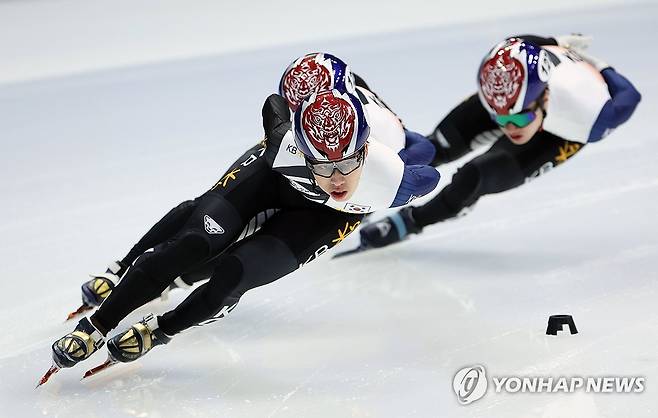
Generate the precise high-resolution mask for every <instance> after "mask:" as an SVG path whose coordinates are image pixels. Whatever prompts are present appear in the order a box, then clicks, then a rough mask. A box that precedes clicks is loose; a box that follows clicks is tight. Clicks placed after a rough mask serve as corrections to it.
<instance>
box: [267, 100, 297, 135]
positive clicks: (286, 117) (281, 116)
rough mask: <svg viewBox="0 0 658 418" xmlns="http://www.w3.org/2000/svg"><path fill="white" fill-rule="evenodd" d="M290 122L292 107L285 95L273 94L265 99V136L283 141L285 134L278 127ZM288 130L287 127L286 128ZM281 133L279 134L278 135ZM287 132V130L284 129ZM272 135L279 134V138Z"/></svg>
mask: <svg viewBox="0 0 658 418" xmlns="http://www.w3.org/2000/svg"><path fill="white" fill-rule="evenodd" d="M289 123H290V108H289V107H288V102H287V101H286V99H284V98H283V97H281V96H279V95H278V94H272V95H270V97H268V98H267V100H265V104H263V129H264V130H265V136H267V137H268V139H270V140H276V139H278V141H279V142H280V141H281V138H280V137H282V136H283V135H281V132H277V131H279V129H278V128H280V127H281V125H284V124H286V125H287V124H289ZM286 131H287V129H286ZM277 133H279V135H276V134H277ZM283 134H285V131H283ZM271 136H277V137H278V138H270V137H271Z"/></svg>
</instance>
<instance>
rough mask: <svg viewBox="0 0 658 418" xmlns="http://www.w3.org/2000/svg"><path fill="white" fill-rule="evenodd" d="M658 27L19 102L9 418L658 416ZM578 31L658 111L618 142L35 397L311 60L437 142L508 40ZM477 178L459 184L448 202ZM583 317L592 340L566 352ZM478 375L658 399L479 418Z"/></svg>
mask: <svg viewBox="0 0 658 418" xmlns="http://www.w3.org/2000/svg"><path fill="white" fill-rule="evenodd" d="M656 22H658V4H656V3H655V2H652V3H645V4H639V5H635V6H633V7H625V6H623V7H615V8H601V9H592V10H584V11H579V12H572V13H569V14H565V15H557V14H554V15H549V16H542V17H541V18H539V17H536V16H535V17H532V16H531V17H528V18H527V19H518V20H515V21H514V22H512V23H511V24H510V22H507V23H506V22H503V21H498V20H497V21H490V22H484V23H479V24H460V25H452V26H444V27H440V28H436V29H428V30H422V31H414V32H404V33H398V34H391V35H383V36H371V37H365V38H359V39H344V40H340V41H332V42H323V43H314V44H298V45H291V46H287V47H279V48H274V49H265V50H259V51H253V52H249V53H246V52H245V53H240V54H232V55H225V56H221V57H216V58H204V59H197V60H189V61H177V62H171V63H164V64H159V65H151V66H145V67H139V68H127V69H123V70H112V71H105V72H99V73H92V74H88V75H79V76H72V77H66V78H60V79H50V80H45V81H35V82H26V83H20V84H10V85H3V86H0V130H1V132H0V143H1V144H2V152H0V195H2V196H3V199H2V205H0V237H1V238H0V273H1V277H2V279H1V280H0V323H1V325H2V333H0V376H2V377H1V379H0V405H1V407H0V417H8V418H9V417H37V416H48V417H104V418H107V417H110V418H113V417H149V418H160V417H177V418H182V417H211V416H212V417H245V418H246V417H249V418H252V417H277V418H280V417H281V418H282V417H295V418H296V417H314V418H320V417H332V418H337V417H423V418H425V417H505V418H513V417H519V418H520V417H578V418H589V417H615V418H616V417H647V418H648V417H655V416H658V389H656V388H657V387H658V354H657V353H658V351H657V350H658V348H657V347H658V307H657V306H658V305H657V299H658V219H657V215H656V214H657V213H658V175H656V166H657V163H656V162H657V161H658V135H657V134H656V132H655V131H654V125H653V123H654V122H655V121H656V108H657V106H658V100H657V99H656V95H657V94H658V81H657V80H658V79H657V78H656V73H657V72H658V58H657V57H656V54H655V49H656V44H657V41H658V29H657V25H656ZM574 31H578V32H582V33H587V34H592V35H593V36H594V37H595V39H594V42H593V44H592V47H591V52H592V54H593V55H597V56H600V57H601V58H604V59H606V60H607V61H608V62H610V63H611V64H612V65H613V66H614V67H615V68H616V69H617V70H618V71H619V72H620V73H621V74H624V75H625V76H627V77H628V78H629V79H630V80H631V81H633V82H634V84H635V85H636V86H637V87H638V89H639V90H640V91H641V93H642V94H643V101H642V103H641V104H640V106H639V108H638V110H637V112H636V113H635V115H634V117H633V118H632V119H631V120H630V122H629V123H627V124H626V125H624V126H622V127H621V128H620V129H618V131H616V132H615V133H613V134H612V135H611V136H610V137H608V138H606V139H605V140H603V141H602V142H600V143H597V144H592V145H588V146H587V147H586V148H585V149H584V151H583V152H581V153H580V154H579V155H577V156H576V157H574V158H573V160H570V161H569V162H568V163H566V164H565V165H564V166H561V167H559V169H557V170H555V171H553V172H551V173H549V174H547V175H546V176H544V177H541V178H539V179H537V180H535V181H534V182H532V183H530V184H529V185H525V186H523V187H521V188H519V189H516V190H514V191H511V192H507V193H504V194H500V195H496V196H490V197H486V198H483V199H481V201H480V202H479V203H478V204H477V206H476V207H475V210H474V211H473V212H472V213H471V214H470V215H468V216H467V217H465V218H462V219H459V220H457V221H452V222H447V223H444V224H439V225H434V226H432V227H429V228H427V229H426V230H425V232H424V233H423V234H422V235H420V236H418V237H416V238H415V239H413V240H410V241H407V242H405V243H402V244H400V245H397V246H394V247H390V248H388V249H385V250H380V251H373V252H370V253H366V254H362V255H358V256H355V257H352V258H343V259H338V260H331V259H330V257H328V256H324V257H322V258H320V259H319V260H318V261H316V262H313V263H311V264H310V265H309V266H307V267H305V268H303V269H302V270H300V271H297V272H296V273H294V274H292V275H291V276H289V277H286V278H284V279H281V280H279V281H278V282H276V283H273V284H271V285H268V286H265V287H262V288H259V289H256V290H253V291H251V292H249V293H247V294H246V295H245V296H244V297H243V299H242V301H241V302H240V305H238V307H237V308H236V310H235V311H234V312H233V313H232V314H231V315H230V316H229V317H228V318H226V319H224V320H222V321H220V322H217V323H215V324H213V325H209V326H206V327H202V328H198V329H193V330H191V331H189V332H187V333H184V334H182V335H180V336H178V337H176V339H174V340H173V341H172V343H171V344H170V345H168V346H167V347H166V348H158V349H156V350H154V351H153V352H152V353H150V354H149V355H148V356H147V357H146V358H144V359H142V360H141V361H139V362H136V363H134V364H130V365H119V366H117V367H115V368H114V369H112V370H111V371H108V372H107V373H106V374H103V375H100V376H98V377H95V378H93V379H90V380H89V381H88V382H87V381H85V382H80V378H81V377H82V374H83V372H84V371H85V370H86V368H85V367H84V366H85V365H88V366H90V367H91V366H93V365H96V364H98V363H100V362H102V361H103V360H104V357H105V354H104V350H103V351H101V353H99V354H96V355H95V356H94V357H93V358H92V359H91V360H89V361H88V362H86V364H85V365H83V366H81V367H76V368H74V369H70V370H63V371H61V372H60V373H59V374H57V375H55V376H54V377H53V378H52V380H51V381H50V382H49V383H48V384H47V385H46V386H44V387H42V388H40V389H39V390H34V385H35V384H36V381H37V380H38V378H39V377H40V375H41V374H42V373H43V372H44V371H45V370H46V369H47V368H48V366H49V365H50V344H51V343H52V342H53V341H54V340H55V339H56V338H58V337H59V336H61V335H63V334H64V333H66V332H68V331H69V330H70V329H72V327H73V324H64V323H63V322H62V321H63V319H64V318H65V316H66V314H67V312H68V311H69V310H71V309H74V308H76V307H77V305H78V304H79V301H80V300H79V299H80V291H79V286H80V284H81V283H82V282H83V281H84V280H85V279H86V274H87V273H90V272H100V271H102V270H104V268H105V265H106V263H107V262H108V261H109V260H111V259H115V258H120V257H122V256H123V254H124V253H125V252H126V251H127V250H128V249H129V248H130V247H131V246H132V245H133V243H134V242H135V241H136V240H137V239H138V238H139V237H140V236H141V234H142V233H144V232H145V231H146V230H147V229H148V228H149V227H150V226H151V225H152V224H153V223H154V222H155V221H157V220H158V219H159V218H160V217H161V216H162V215H163V214H164V213H166V212H167V211H168V210H169V209H170V208H171V207H172V206H174V205H176V204H178V203H179V202H181V201H183V200H186V199H188V198H191V197H195V196H197V195H199V194H201V193H203V192H204V191H205V190H206V189H207V188H208V187H210V186H211V185H212V184H214V183H215V181H216V180H217V178H218V176H219V175H221V173H222V172H223V171H224V170H225V169H226V168H227V166H228V164H230V163H231V162H232V161H233V160H234V159H235V158H236V157H237V156H239V155H240V154H241V152H242V151H243V150H244V149H246V148H247V147H249V146H250V145H252V144H253V143H255V142H256V141H258V140H259V139H260V138H261V136H262V132H261V131H262V128H261V121H260V108H261V105H262V102H263V100H264V99H265V97H266V96H267V95H268V94H269V93H271V92H273V91H274V90H275V89H276V87H277V83H278V78H279V75H280V73H281V71H282V70H283V69H284V68H285V67H286V66H287V64H288V63H289V61H291V60H292V59H293V58H294V57H296V56H298V55H300V54H302V53H305V52H307V51H309V50H326V51H329V52H333V53H335V54H336V55H338V56H340V57H343V58H344V59H345V60H346V61H347V62H349V63H350V64H351V66H352V68H353V70H354V71H355V72H357V73H359V74H360V75H362V76H363V77H364V78H365V79H366V80H367V81H368V83H369V84H370V85H371V87H372V88H373V90H375V91H377V92H379V93H380V95H381V96H382V97H383V98H384V100H386V101H387V102H388V103H389V104H390V105H391V107H392V108H393V109H394V110H396V111H397V112H398V113H399V114H400V115H401V117H402V118H403V119H404V121H405V122H406V124H407V125H408V126H409V127H410V128H412V129H414V130H418V131H420V132H430V131H431V129H433V127H434V125H435V124H436V123H437V122H438V121H439V120H440V119H441V118H442V117H443V116H444V115H445V114H446V113H447V112H448V111H449V110H450V109H451V108H452V107H453V106H455V105H456V104H457V103H458V102H459V101H460V100H461V99H462V98H464V97H466V96H467V95H470V94H472V93H473V92H474V91H475V71H476V68H477V65H478V64H479V60H480V58H481V57H482V55H483V54H484V53H486V51H487V50H488V48H489V47H491V46H492V45H493V44H494V43H496V42H497V41H498V40H499V39H502V38H503V37H505V36H507V35H511V34H515V33H528V32H531V33H537V34H543V35H555V34H561V33H569V32H574ZM461 163H463V160H462V161H461ZM459 164H460V163H456V164H451V165H449V166H445V167H440V168H439V170H440V171H441V173H442V176H443V179H442V182H443V184H446V183H447V182H448V181H449V179H450V177H451V175H452V173H453V172H454V170H455V169H456V168H457V167H458V166H459ZM355 235H356V234H355ZM355 242H356V239H355V237H351V239H350V240H348V241H347V242H346V243H344V244H343V246H342V249H345V248H348V247H349V246H352V245H355ZM338 248H340V247H338ZM185 296H186V293H185V292H184V291H179V292H176V293H172V295H171V298H170V299H169V300H168V301H164V302H162V301H159V302H153V303H151V304H149V305H147V306H145V307H144V308H143V309H140V310H139V311H137V312H135V313H134V314H133V315H131V316H130V317H129V318H127V319H126V320H125V321H124V322H123V323H122V326H127V325H129V324H131V323H132V322H134V321H135V320H136V319H138V318H141V317H142V316H143V315H144V314H146V313H148V312H155V313H161V312H164V311H166V310H168V309H170V308H171V307H173V306H174V305H175V304H176V303H177V302H179V301H181V300H182V299H183V298H184V297H185ZM561 313H569V314H572V315H573V316H574V318H575V321H576V325H577V326H578V329H579V331H580V332H579V334H577V335H573V336H570V335H560V336H558V337H549V336H546V335H545V333H544V331H545V329H546V321H547V318H548V316H549V315H551V314H561ZM472 364H482V365H484V366H485V367H486V368H487V372H488V373H489V374H491V375H498V376H510V375H518V376H537V375H546V376H643V377H645V378H646V389H645V391H644V392H643V393H640V394H588V393H574V394H560V395H558V394H497V393H494V392H493V391H492V390H491V388H490V389H489V392H488V393H487V395H486V396H485V397H484V398H482V399H480V400H478V401H477V402H475V403H473V404H471V405H467V406H462V405H460V404H459V403H458V402H457V399H456V396H455V394H454V392H453V391H452V380H453V376H454V375H455V373H456V372H457V370H459V369H461V368H462V367H464V366H467V365H472Z"/></svg>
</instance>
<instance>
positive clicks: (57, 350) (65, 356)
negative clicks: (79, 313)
mask: <svg viewBox="0 0 658 418" xmlns="http://www.w3.org/2000/svg"><path fill="white" fill-rule="evenodd" d="M103 344H105V338H104V337H103V334H101V333H100V331H98V330H97V329H96V327H94V325H93V324H92V323H91V322H90V321H89V319H87V318H82V319H81V320H80V322H78V326H76V327H75V330H74V331H73V332H71V333H69V334H66V335H65V336H63V337H62V338H60V339H59V340H57V341H55V342H54V343H53V361H54V362H55V364H56V365H57V366H59V367H60V368H66V367H73V366H75V365H76V364H78V363H79V362H81V361H82V360H86V359H88V358H89V357H90V356H91V355H92V354H94V353H95V352H96V351H97V350H98V349H99V348H101V347H102V346H103Z"/></svg>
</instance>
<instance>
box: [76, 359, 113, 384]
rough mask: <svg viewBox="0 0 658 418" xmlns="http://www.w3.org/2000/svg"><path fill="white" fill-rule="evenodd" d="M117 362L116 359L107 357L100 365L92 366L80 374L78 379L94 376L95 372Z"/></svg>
mask: <svg viewBox="0 0 658 418" xmlns="http://www.w3.org/2000/svg"><path fill="white" fill-rule="evenodd" d="M117 363H119V362H118V361H116V360H114V359H113V358H111V357H108V358H107V360H105V363H103V364H101V365H98V366H96V367H94V368H93V369H89V370H87V371H86V372H85V375H84V376H82V379H80V380H84V379H86V378H88V377H91V376H94V375H96V374H98V373H100V372H102V371H103V370H107V369H108V368H110V367H112V366H114V365H115V364H117Z"/></svg>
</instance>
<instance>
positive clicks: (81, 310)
mask: <svg viewBox="0 0 658 418" xmlns="http://www.w3.org/2000/svg"><path fill="white" fill-rule="evenodd" d="M92 309H94V307H93V306H91V305H87V304H86V303H84V304H82V305H81V306H80V307H79V308H78V309H77V310H75V311H74V312H71V313H70V314H69V316H67V317H66V321H70V320H71V319H73V318H75V317H76V316H78V315H80V314H82V313H84V312H87V311H90V310H92ZM66 321H64V322H66Z"/></svg>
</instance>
